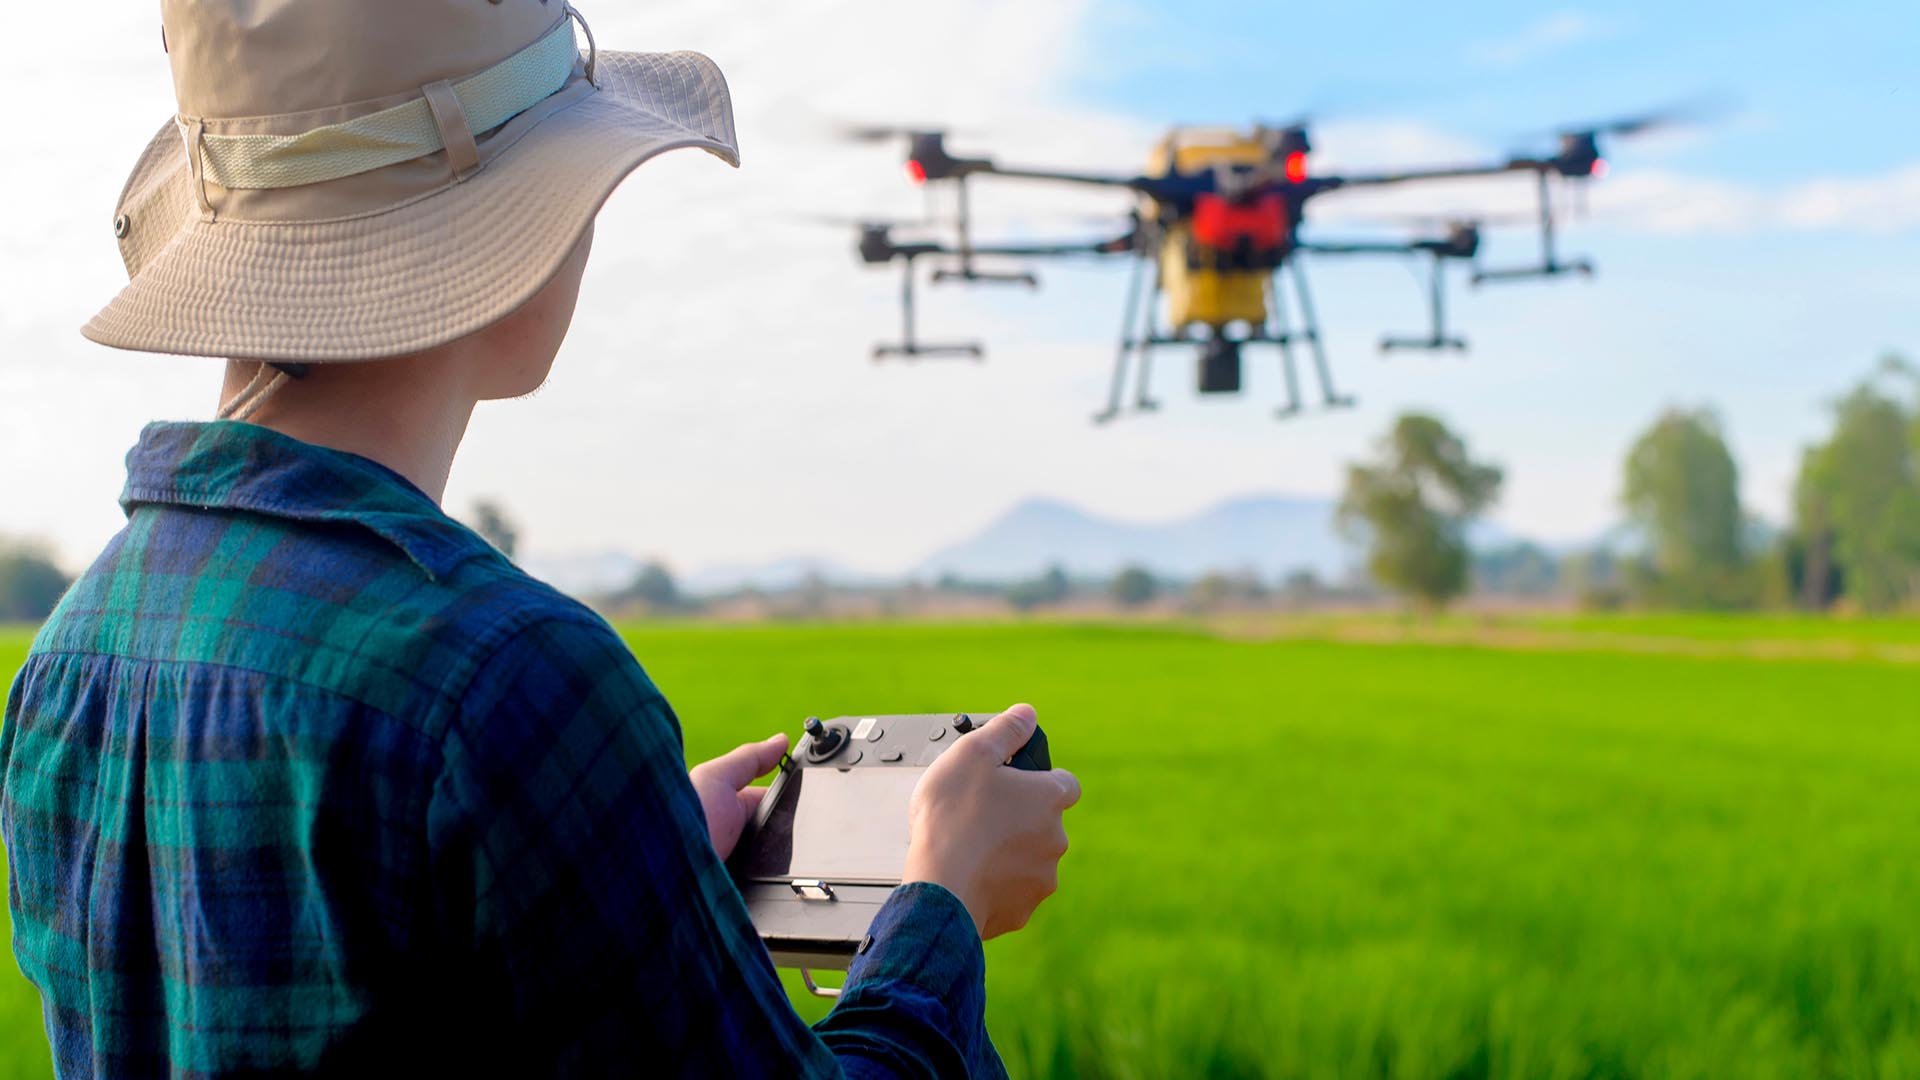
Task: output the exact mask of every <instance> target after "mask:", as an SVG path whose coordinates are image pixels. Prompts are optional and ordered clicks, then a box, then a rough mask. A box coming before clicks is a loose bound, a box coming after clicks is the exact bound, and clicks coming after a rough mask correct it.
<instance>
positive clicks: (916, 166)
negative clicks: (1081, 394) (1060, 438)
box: [843, 110, 1677, 423]
mask: <svg viewBox="0 0 1920 1080" xmlns="http://www.w3.org/2000/svg"><path fill="white" fill-rule="evenodd" d="M1676 118H1677V117H1676V113H1675V111H1674V110H1665V111H1661V112H1653V113H1647V114H1644V115H1640V116H1632V117H1627V118H1623V119H1617V120H1611V121H1606V122H1602V123H1595V124H1585V125H1581V126H1578V127H1572V128H1566V129H1562V130H1560V131H1558V132H1556V133H1555V140H1556V141H1555V143H1554V145H1553V147H1552V149H1551V150H1550V151H1549V152H1545V153H1539V154H1516V155H1512V156H1509V157H1507V158H1505V159H1502V160H1494V161H1490V162H1483V163H1467V164H1461V165H1452V166H1443V167H1432V168H1414V169H1404V170H1398V171H1391V172H1375V173H1357V174H1351V175H1316V174H1314V173H1313V172H1312V171H1310V170H1309V168H1308V157H1309V155H1310V154H1311V153H1312V151H1313V147H1312V143H1311V140H1310V137H1309V133H1308V128H1307V124H1306V123H1305V122H1293V123H1286V124H1280V125H1275V126H1267V125H1264V124H1255V125H1253V126H1252V127H1251V128H1250V129H1246V130H1238V129H1230V128H1219V127H1176V128H1174V129H1172V130H1170V131H1169V132H1168V133H1167V134H1166V136H1165V137H1164V138H1162V139H1161V140H1160V141H1159V142H1158V143H1157V144H1156V145H1155V147H1154V149H1153V152H1152V154H1151V156H1150V158H1149V160H1148V162H1147V167H1146V169H1145V170H1144V171H1142V172H1141V173H1139V174H1137V175H1132V176H1127V175H1119V174H1106V173H1098V172H1081V171H1074V170H1063V169H1048V168H1026V167H1016V166H1011V165H1003V164H1000V163H998V162H996V161H994V160H993V159H992V158H989V157H984V156H980V157H970V156H959V155H956V154H954V153H953V152H951V151H950V150H948V148H947V138H948V136H949V133H948V132H947V131H944V130H941V129H938V128H919V127H899V126H888V125H878V126H858V127H850V128H847V129H845V130H844V132H843V134H845V135H846V136H847V137H848V138H850V139H853V140H855V141H861V142H885V141H894V140H904V141H905V142H906V147H907V156H906V172H907V177H908V179H909V180H911V181H912V182H913V183H914V184H916V185H920V186H924V187H926V188H928V190H929V191H932V190H934V189H935V188H937V187H943V186H944V187H950V188H951V189H952V191H953V193H954V203H953V205H954V207H955V216H954V217H953V218H952V219H951V222H950V224H951V226H952V228H953V236H952V239H950V240H939V239H918V238H913V239H906V240H902V239H900V238H898V236H897V231H898V230H900V229H902V228H906V227H911V226H914V225H915V223H912V222H906V223H903V222H897V221H872V220H868V221H856V222H853V224H854V225H855V227H856V228H857V230H858V239H857V244H856V248H855V250H856V251H857V253H858V255H859V257H860V260H861V261H862V262H863V263H866V264H868V265H873V266H886V265H889V264H892V263H896V262H898V263H900V264H901V265H902V269H903V273H902V278H901V292H900V309H901V333H900V338H899V340H897V341H892V342H883V343H881V344H878V345H876V346H875V347H874V349H873V358H874V359H875V360H876V361H878V360H885V359H888V358H900V359H909V360H911V359H920V358H934V357H965V358H971V359H975V360H979V359H982V358H984V357H985V355H986V349H985V347H984V346H983V345H982V344H981V343H980V342H978V341H947V342H926V341H923V340H921V339H920V337H919V336H918V335H917V333H916V331H915V315H914V290H915V281H916V278H917V276H918V270H917V268H916V264H919V263H922V262H923V261H924V262H925V263H930V264H932V265H933V269H932V272H931V274H930V275H929V283H930V284H933V285H941V284H947V283H958V284H966V285H995V284H998V285H1009V284H1011V285H1021V286H1025V287H1027V288H1038V286H1039V278H1038V276H1037V275H1036V274H1035V273H1034V272H1033V271H1032V270H1029V269H1020V270H1013V271H1008V270H995V269H988V268H986V266H985V265H983V263H982V260H992V261H994V262H995V263H998V261H1000V260H1020V261H1022V262H1031V261H1035V260H1042V259H1056V258H1060V259H1065V258H1076V257H1081V258H1095V259H1101V258H1124V259H1127V260H1129V261H1130V262H1131V264H1132V266H1131V271H1130V273H1129V275H1128V285H1127V292H1126V296H1125V303H1124V305H1123V314H1122V317H1121V326H1120V339H1119V349H1118V351H1117V353H1116V355H1115V359H1114V368H1113V379H1112V384H1111V387H1110V390H1109V392H1108V397H1107V402H1106V406H1105V407H1104V408H1103V409H1101V410H1100V411H1099V412H1098V413H1096V414H1095V415H1094V420H1095V421H1096V422H1097V423H1105V422H1107V421H1110V420H1113V419H1114V418H1116V417H1118V416H1120V415H1121V414H1122V413H1123V412H1124V411H1126V403H1125V397H1126V383H1127V379H1128V375H1129V373H1130V370H1131V373H1132V375H1133V376H1134V380H1135V389H1134V393H1133V397H1132V402H1131V406H1132V409H1133V411H1135V412H1152V411H1154V410H1156V409H1158V407H1159V403H1158V401H1157V400H1155V399H1154V398H1153V397H1152V396H1151V394H1150V393H1149V390H1150V385H1151V380H1152V362H1153V356H1154V353H1155V351H1156V350H1159V349H1164V348H1189V349H1195V350H1197V352H1198V358H1199V364H1198V388H1197V389H1198V392H1199V393H1200V394H1202V395H1215V394H1237V393H1239V392H1240V389H1241V374H1242V366H1243V365H1242V359H1243V351H1244V350H1245V349H1246V348H1247V347H1249V346H1261V347H1269V346H1270V347H1272V348H1274V349H1275V350H1277V352H1278V354H1279V359H1280V368H1281V372H1282V374H1283V375H1284V377H1285V381H1286V394H1287V397H1286V400H1285V402H1283V403H1282V404H1281V405H1280V406H1279V407H1278V408H1277V410H1276V415H1278V416H1279V417H1281V418H1286V417H1291V416H1295V415H1298V414H1299V413H1300V412H1302V410H1303V409H1304V408H1305V405H1304V403H1303V399H1302V395H1301V392H1300V380H1299V375H1298V368H1297V366H1296V363H1295V359H1296V357H1295V348H1296V346H1300V347H1304V349H1305V350H1306V352H1307V354H1308V355H1309V356H1310V358H1311V360H1312V363H1313V366H1314V372H1315V375H1316V378H1317V381H1318V384H1319V391H1320V398H1321V404H1322V406H1324V407H1326V408H1341V407H1348V406H1351V405H1353V404H1354V399H1353V398H1352V397H1349V396H1346V395H1342V394H1340V393H1339V392H1337V391H1336V390H1335V389H1334V382H1333V374H1332V370H1331V368H1330V367H1329V365H1328V361H1327V353H1326V349H1325V347H1324V346H1323V344H1322V342H1321V334H1320V323H1319V319H1318V316H1317V315H1316V314H1315V311H1314V306H1313V295H1312V292H1311V290H1310V289H1309V287H1308V282H1307V273H1306V268H1305V264H1304V262H1303V260H1302V256H1303V255H1308V254H1311V255H1314V256H1358V255H1387V256H1398V257H1408V256H1413V257H1418V258H1423V259H1425V260H1426V261H1427V262H1428V264H1429V265H1428V270H1429V278H1428V282H1427V297H1426V304H1427V308H1428V314H1429V320H1428V330H1427V332H1426V333H1425V334H1422V335H1417V336H1416V335H1387V336H1384V337H1382V338H1381V339H1380V343H1379V347H1380V349H1381V351H1382V352H1389V353H1390V352H1396V351H1400V350H1430V351H1441V350H1451V351H1465V349H1466V347H1467V346H1466V340H1465V339H1464V338H1461V337H1459V336H1457V335H1454V334H1450V333H1449V332H1448V330H1447V324H1446V282H1447V274H1446V270H1447V267H1448V266H1449V265H1457V264H1465V265H1466V266H1468V267H1469V268H1470V270H1469V274H1468V280H1469V282H1470V283H1471V284H1473V285H1475V286H1478V285H1482V284H1489V283H1499V282H1513V281H1522V280H1529V279H1543V278H1558V277H1562V276H1565V275H1580V276H1591V275H1592V273H1593V265H1592V263H1591V262H1589V261H1587V260H1585V259H1580V258H1563V257H1562V256H1561V254H1560V251H1559V248H1558V239H1557V235H1556V227H1555V226H1556V208H1555V201H1554V197H1553V195H1554V188H1555V186H1556V185H1565V186H1568V187H1572V188H1579V187H1582V186H1584V185H1585V184H1587V183H1589V182H1591V181H1593V180H1598V179H1601V178H1603V177H1605V176H1606V174H1607V169H1608V166H1607V160H1606V158H1605V157H1604V156H1603V155H1602V153H1601V145H1600V144H1601V140H1602V139H1605V138H1609V137H1612V136H1631V135H1637V134H1640V133H1643V132H1647V131H1650V130H1652V129H1654V128H1657V127H1663V126H1666V125H1668V124H1671V123H1673V122H1675V120H1676ZM1504 174H1531V175H1532V176H1533V177H1534V178H1535V181H1536V191H1537V197H1538V208H1537V212H1536V213H1535V214H1533V215H1531V216H1530V217H1529V218H1528V219H1527V220H1529V221H1530V222H1532V223H1533V224H1535V225H1536V226H1537V228H1538V230H1539V236H1540V252H1539V256H1538V258H1537V259H1536V260H1535V261H1532V262H1529V263H1526V264H1524V265H1518V266H1507V267H1495V268H1486V267H1482V266H1481V265H1480V262H1479V256H1480V248H1481V229H1482V228H1483V227H1484V226H1485V225H1487V224H1488V223H1489V219H1488V218H1486V217H1484V216H1481V217H1469V216H1463V217H1457V218H1453V219H1450V220H1448V219H1433V220H1432V221H1430V222H1428V224H1431V225H1437V226H1438V228H1437V229H1430V230H1428V231H1427V232H1426V233H1425V234H1423V235H1417V236H1414V237H1412V238H1410V239H1406V240H1393V241H1374V240H1348V241H1339V240H1329V241H1321V240H1318V239H1314V238H1308V237H1303V236H1302V235H1301V232H1302V225H1303V224H1304V223H1305V221H1306V209H1307V205H1308V203H1309V202H1311V201H1312V200H1314V199H1315V198H1318V197H1320V196H1323V195H1327V194H1329V193H1332V192H1337V191H1346V190H1354V189H1366V188H1381V187H1386V186H1389V185H1401V184H1416V183H1421V182H1427V181H1438V180H1458V179H1462V178H1467V177H1486V176H1499V175H1504ZM978 177H1000V178H1003V179H1007V180H1023V181H1037V182H1046V183H1056V184H1068V185H1079V186H1082V187H1093V188H1104V189H1108V190H1125V191H1129V192H1131V193H1133V195H1134V197H1135V202H1136V205H1135V207H1134V209H1133V210H1132V212H1131V213H1130V214H1128V215H1127V217H1126V218H1125V219H1124V221H1123V222H1122V223H1121V224H1120V225H1119V226H1118V228H1119V229H1120V231H1118V232H1117V233H1115V234H1112V235H1108V236H1106V237H1105V238H1103V239H1095V240H1086V241H1062V242H1057V243H982V242H979V241H977V240H976V239H975V238H974V235H973V222H972V219H971V215H970V210H969V199H968V182H969V181H970V180H973V179H975V178H978ZM921 224H922V225H923V226H924V224H925V223H921ZM945 224H947V223H938V227H944V225H945ZM1289 287H1290V291H1291V293H1292V301H1293V306H1295V307H1297V309H1298V317H1297V319H1296V318H1295V317H1294V313H1293V312H1292V311H1290V309H1289V304H1288V296H1287V294H1288V292H1289Z"/></svg>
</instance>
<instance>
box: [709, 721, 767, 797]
mask: <svg viewBox="0 0 1920 1080" xmlns="http://www.w3.org/2000/svg"><path fill="white" fill-rule="evenodd" d="M786 752H787V736H786V733H785V732H781V733H780V734H778V735H772V736H769V737H767V738H765V739H762V740H760V741H759V742H751V743H745V744H742V745H740V746H736V747H734V748H733V749H731V750H729V751H727V752H726V753H724V754H722V755H720V756H719V757H717V758H714V759H713V760H712V761H705V762H701V763H700V765H698V766H697V768H699V769H701V770H703V771H705V772H708V773H711V774H712V775H713V776H714V777H715V778H717V779H718V780H720V781H721V782H722V783H724V784H726V785H727V786H728V787H730V788H733V789H734V790H735V791H738V790H740V789H741V788H743V787H746V786H747V785H748V784H751V783H753V782H754V780H755V779H757V778H759V777H762V776H765V775H766V774H767V773H770V772H772V771H773V767H774V766H775V765H778V764H780V755H782V754H784V753H786Z"/></svg>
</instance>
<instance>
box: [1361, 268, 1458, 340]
mask: <svg viewBox="0 0 1920 1080" xmlns="http://www.w3.org/2000/svg"><path fill="white" fill-rule="evenodd" d="M1431 259H1432V263H1431V269H1430V273H1431V277H1429V279H1428V284H1429V287H1430V288H1431V290H1432V291H1431V292H1430V293H1429V294H1428V297H1427V311H1428V314H1429V315H1430V316H1431V317H1432V329H1431V330H1429V331H1428V333H1427V336H1426V337H1424V338H1418V337H1394V336H1391V335H1389V336H1387V337H1383V338H1381V339H1380V351H1381V352H1383V353H1390V352H1393V351H1395V350H1397V349H1424V350H1426V351H1428V352H1440V351H1442V350H1444V349H1452V350H1453V351H1455V352H1466V351H1467V339H1466V338H1461V337H1448V336H1447V278H1446V263H1445V261H1444V260H1443V259H1442V257H1441V256H1440V255H1439V254H1437V253H1435V254H1433V255H1432V256H1431Z"/></svg>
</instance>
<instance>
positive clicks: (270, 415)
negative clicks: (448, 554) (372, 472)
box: [220, 343, 477, 503]
mask: <svg viewBox="0 0 1920 1080" xmlns="http://www.w3.org/2000/svg"><path fill="white" fill-rule="evenodd" d="M456 344H457V343H456ZM454 351H455V350H453V349H451V348H445V349H437V350H433V351H430V352H425V353H421V354H418V355H416V356H408V357H401V358H397V359H393V360H376V361H369V362H365V363H351V364H315V365H309V366H308V368H307V374H306V375H305V376H304V377H302V378H300V379H298V380H295V381H294V382H293V383H292V384H290V385H286V386H282V387H281V388H280V391H279V392H278V393H276V394H274V395H273V396H272V397H271V398H269V399H268V400H267V402H266V403H265V404H264V405H262V406H261V407H260V408H259V410H258V411H256V412H255V413H253V415H251V416H249V417H248V418H247V422H248V423H252V424H258V425H260V426H261V427H264V428H269V429H271V430H273V431H277V432H279V433H281V434H282V435H286V436H289V437H291V438H295V439H299V440H300V441H301V442H307V443H312V444H314V445H316V446H325V447H328V448H331V449H334V450H344V451H346V452H347V453H350V454H358V455H360V456H361V457H364V458H370V459H372V460H374V461H377V462H379V463H380V464H382V465H385V466H386V467H387V468H389V469H392V470H393V471H394V472H397V473H399V474H400V475H401V476H404V477H406V478H407V479H408V480H409V481H410V482H412V483H413V484H414V486H416V487H418V488H419V489H420V490H421V491H424V492H426V493H427V494H428V495H429V496H431V497H432V498H433V501H434V502H436V503H438V502H440V501H441V500H442V499H443V498H444V497H445V496H446V490H447V475H448V473H449V472H451V471H452V469H453V456H454V452H455V451H457V450H458V449H459V448H460V440H461V439H462V438H463V437H464V436H465V435H466V432H467V422H468V421H469V420H470V419H472V417H473V407H474V405H475V403H476V400H477V399H476V398H475V396H474V395H473V394H472V393H471V392H470V391H469V390H468V389H467V387H466V385H465V384H466V380H465V379H464V378H463V377H462V375H463V373H464V371H466V370H468V367H467V365H464V364H463V363H462V362H461V360H462V358H461V357H459V356H455V355H451V353H452V352H454ZM258 370H259V364H258V363H257V362H254V361H233V362H230V363H228V365H227V376H226V384H225V386H224V387H223V389H222V390H221V395H220V396H221V401H222V402H225V401H228V400H230V399H232V397H233V395H235V394H236V393H238V392H239V391H240V389H241V388H242V387H243V386H245V385H246V383H247V380H249V379H251V378H252V377H253V375H254V373H255V372H256V371H258Z"/></svg>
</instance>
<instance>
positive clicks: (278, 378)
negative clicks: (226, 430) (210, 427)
mask: <svg viewBox="0 0 1920 1080" xmlns="http://www.w3.org/2000/svg"><path fill="white" fill-rule="evenodd" d="M269 373H271V375H269ZM305 374H306V368H305V367H304V366H302V365H299V364H287V365H284V366H283V365H280V364H270V363H264V362H263V363H262V364H261V365H260V370H259V371H256V372H254V373H253V378H251V379H249V380H247V385H245V386H243V387H241V388H240V392H239V393H237V394H235V395H233V397H232V398H230V399H228V401H227V403H226V404H225V405H222V406H220V411H219V412H217V413H215V414H214V419H216V420H245V419H247V418H248V417H250V416H252V415H253V414H254V413H256V412H259V411H260V407H261V406H262V405H265V404H266V403H267V400H268V399H269V398H271V397H273V395H275V394H277V393H279V392H280V388H281V387H283V386H285V385H287V384H288V383H289V382H292V381H293V380H294V379H297V378H299V377H300V376H301V375H305Z"/></svg>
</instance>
